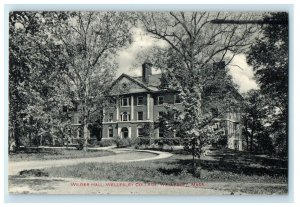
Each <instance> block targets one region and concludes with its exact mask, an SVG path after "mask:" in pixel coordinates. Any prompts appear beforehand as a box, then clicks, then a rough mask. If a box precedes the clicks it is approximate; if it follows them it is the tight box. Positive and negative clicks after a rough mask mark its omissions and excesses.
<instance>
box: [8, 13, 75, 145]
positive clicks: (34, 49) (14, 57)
mask: <svg viewBox="0 0 300 207" xmlns="http://www.w3.org/2000/svg"><path fill="white" fill-rule="evenodd" d="M53 14H54V13H51V12H50V13H43V12H11V13H10V16H9V19H10V22H9V23H10V24H9V33H10V35H9V72H10V75H9V86H10V91H9V101H10V107H9V109H10V113H9V116H10V119H9V121H10V122H9V128H10V133H9V139H10V142H15V143H16V146H17V148H18V147H19V146H20V145H32V144H34V145H40V144H41V143H42V142H43V141H44V139H45V138H47V137H48V138H50V139H51V141H50V142H51V143H54V140H53V138H54V137H56V139H63V138H64V135H63V133H62V131H63V130H64V129H65V127H66V126H67V125H68V124H69V123H68V121H66V120H64V118H63V117H62V116H61V114H60V112H61V108H62V106H63V105H70V100H69V99H68V96H66V93H67V90H66V89H65V87H64V84H63V83H62V82H60V78H61V74H62V71H64V70H65V64H66V63H65V61H64V59H63V58H62V56H61V55H60V52H59V47H58V45H57V42H56V41H54V39H53V37H52V36H51V35H48V34H49V33H51V30H52V29H53V28H55V27H56V26H57V25H60V24H62V23H63V21H64V20H63V19H60V18H59V17H56V19H55V15H54V16H53ZM49 19H55V20H56V22H54V21H53V22H52V25H50V24H48V23H49V22H48V20H49ZM49 134H51V135H52V136H51V137H49V136H48V135H49ZM47 141H48V142H49V140H47Z"/></svg>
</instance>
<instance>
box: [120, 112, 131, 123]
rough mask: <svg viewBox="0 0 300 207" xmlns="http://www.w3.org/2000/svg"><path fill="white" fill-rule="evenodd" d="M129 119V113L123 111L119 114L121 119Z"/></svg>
mask: <svg viewBox="0 0 300 207" xmlns="http://www.w3.org/2000/svg"><path fill="white" fill-rule="evenodd" d="M129 120H130V114H129V113H127V112H123V113H122V114H121V121H129Z"/></svg>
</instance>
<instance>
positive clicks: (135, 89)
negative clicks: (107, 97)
mask: <svg viewBox="0 0 300 207" xmlns="http://www.w3.org/2000/svg"><path fill="white" fill-rule="evenodd" d="M147 91H149V89H148V88H147V87H145V86H143V85H142V84H140V83H138V82H137V81H135V80H134V79H132V78H130V77H128V76H126V75H124V74H123V75H121V76H120V77H119V78H118V79H117V80H116V81H115V82H114V83H113V85H112V88H111V91H110V94H111V95H120V94H129V93H141V92H147Z"/></svg>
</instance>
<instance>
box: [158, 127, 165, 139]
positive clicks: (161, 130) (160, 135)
mask: <svg viewBox="0 0 300 207" xmlns="http://www.w3.org/2000/svg"><path fill="white" fill-rule="evenodd" d="M158 137H159V138H162V137H164V132H163V129H161V128H158Z"/></svg>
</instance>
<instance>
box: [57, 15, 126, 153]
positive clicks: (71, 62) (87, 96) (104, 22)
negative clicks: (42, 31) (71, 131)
mask: <svg viewBox="0 0 300 207" xmlns="http://www.w3.org/2000/svg"><path fill="white" fill-rule="evenodd" d="M66 15H68V17H69V18H68V19H69V21H68V23H67V25H66V27H65V28H61V30H63V32H62V31H57V33H56V34H55V37H56V38H57V40H58V41H59V42H60V43H61V46H62V49H63V55H64V57H65V59H66V62H67V65H66V68H67V71H66V72H64V75H65V76H64V77H65V78H66V79H67V80H68V81H69V82H70V86H71V91H72V92H73V94H74V99H75V101H76V102H77V103H78V105H79V107H80V110H81V115H82V122H81V123H82V125H83V139H84V143H83V148H84V149H85V148H86V146H87V143H88V133H89V130H88V125H89V123H90V122H91V119H92V117H93V116H92V114H95V112H96V111H98V112H99V111H100V110H101V103H103V102H104V101H105V100H104V94H105V91H106V90H107V87H108V86H109V83H111V82H112V80H113V77H114V71H115V69H116V67H117V65H116V63H115V62H114V56H115V55H116V52H117V51H118V49H120V48H121V47H124V46H125V45H126V44H127V43H128V42H129V41H130V37H131V33H130V27H131V24H130V21H129V16H128V15H127V14H126V13H124V12H123V13H122V12H97V13H96V12H67V13H66ZM98 114H100V112H99V113H98Z"/></svg>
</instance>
